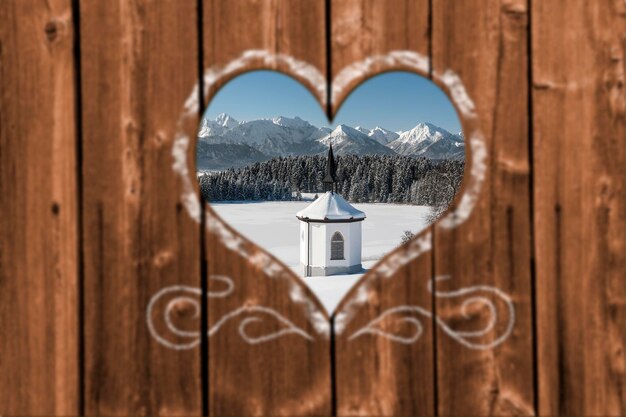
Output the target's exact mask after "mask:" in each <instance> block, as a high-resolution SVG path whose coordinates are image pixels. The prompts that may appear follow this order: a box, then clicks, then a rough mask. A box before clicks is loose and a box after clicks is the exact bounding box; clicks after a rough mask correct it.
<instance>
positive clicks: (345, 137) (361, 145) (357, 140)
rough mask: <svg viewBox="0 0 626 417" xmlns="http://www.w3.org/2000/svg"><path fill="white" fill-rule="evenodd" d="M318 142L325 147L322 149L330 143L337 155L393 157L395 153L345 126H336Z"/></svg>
mask: <svg viewBox="0 0 626 417" xmlns="http://www.w3.org/2000/svg"><path fill="white" fill-rule="evenodd" d="M318 142H320V143H323V144H324V145H325V146H324V148H327V147H328V146H329V145H330V144H331V143H332V144H333V149H334V150H335V153H337V154H338V155H342V154H357V155H368V154H379V155H393V154H394V153H395V152H394V151H393V150H391V149H389V148H388V147H386V146H384V145H381V144H380V143H379V142H377V141H376V140H374V139H372V138H371V137H369V136H368V135H366V134H364V133H362V132H360V131H358V130H356V129H355V128H353V127H350V126H347V125H339V126H337V127H336V128H335V130H333V131H332V132H330V133H329V134H328V135H326V136H324V137H323V138H321V139H319V141H318Z"/></svg>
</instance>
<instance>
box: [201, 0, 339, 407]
mask: <svg viewBox="0 0 626 417" xmlns="http://www.w3.org/2000/svg"><path fill="white" fill-rule="evenodd" d="M203 27H204V45H205V59H204V63H205V68H207V69H208V70H209V72H210V73H211V74H213V75H217V74H218V72H219V71H216V68H224V67H225V66H227V64H228V63H229V62H231V61H233V60H235V59H239V58H242V57H243V56H244V55H245V56H246V57H245V58H244V61H240V63H241V66H240V67H238V68H236V69H235V70H233V71H232V72H229V73H228V74H227V75H226V76H224V77H219V76H216V77H213V78H212V77H206V78H205V79H206V81H207V82H209V81H210V84H208V85H207V86H206V87H207V91H208V94H207V99H208V100H210V98H211V97H212V96H213V94H215V92H216V91H217V89H218V88H219V87H220V86H222V85H223V84H224V83H225V82H226V81H228V80H229V79H232V78H233V77H234V76H235V75H236V74H239V73H242V72H245V71H249V70H253V69H259V68H265V69H276V70H279V71H281V72H284V73H286V74H288V75H291V76H293V77H294V78H296V79H297V80H299V81H300V82H302V83H303V84H304V85H305V86H307V87H308V88H309V89H310V90H311V91H313V92H314V94H316V97H317V98H318V99H320V100H323V99H325V96H326V81H325V69H326V43H325V2H324V1H323V0H308V1H301V0H279V1H251V0H234V1H228V2H224V1H219V0H214V1H208V0H207V1H205V2H204V26H203ZM233 28H238V29H233ZM244 28H245V29H244ZM250 50H255V51H257V52H254V53H250V52H249V51H250ZM246 51H248V53H247V55H246ZM288 56H289V58H288ZM298 61H299V62H301V63H304V64H306V65H299V63H298ZM294 63H295V64H296V66H294V65H293V64H294ZM231 68H232V67H231ZM280 99H281V96H280V91H277V92H276V95H275V96H274V97H268V100H280ZM320 111H323V107H322V108H320ZM294 220H295V219H294ZM260 221H262V219H260ZM206 223H207V233H206V242H207V244H206V257H207V263H208V274H209V277H208V281H209V293H210V294H215V295H211V296H210V298H209V306H208V326H209V329H210V332H211V336H210V338H209V360H208V362H209V363H208V367H209V370H208V373H209V387H208V389H209V392H208V399H209V414H210V415H215V416H227V415H258V416H262V415H289V416H292V415H329V414H330V413H331V368H330V335H329V321H328V316H327V315H326V313H325V312H324V311H323V307H322V306H321V305H320V304H319V303H318V302H317V300H316V299H315V298H314V297H313V296H312V294H311V293H310V291H309V290H308V288H307V287H306V286H305V285H304V284H303V283H302V282H301V281H300V280H299V279H298V278H297V277H296V276H295V275H294V274H293V273H292V272H291V271H290V270H289V269H288V268H287V267H285V266H283V265H282V264H279V263H278V262H277V261H275V260H274V259H273V258H271V257H269V256H268V255H266V254H265V253H264V252H263V251H262V250H261V249H259V248H257V247H255V246H254V245H253V244H251V243H249V242H246V241H245V240H243V239H241V238H240V237H239V235H238V234H237V233H236V232H235V231H233V230H231V229H230V228H228V227H227V226H225V225H223V224H222V223H221V221H220V220H219V219H218V218H217V217H216V215H215V214H214V212H213V211H212V210H211V209H210V207H207V208H206ZM228 280H230V282H231V283H232V291H231V292H229V293H227V294H226V295H224V296H220V295H219V294H220V292H223V290H224V288H225V287H224V285H225V283H226V282H228ZM283 319H286V320H288V321H289V322H285V321H283ZM251 320H252V321H251ZM285 331H286V332H287V333H285V334H282V333H279V332H285ZM259 337H261V338H263V339H257V338H259Z"/></svg>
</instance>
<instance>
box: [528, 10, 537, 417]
mask: <svg viewBox="0 0 626 417" xmlns="http://www.w3.org/2000/svg"><path fill="white" fill-rule="evenodd" d="M526 7H527V26H526V30H527V34H526V42H527V45H526V54H527V59H528V62H527V65H528V67H527V78H528V79H527V88H528V91H527V94H528V98H527V100H528V101H527V103H528V122H527V123H528V202H529V210H528V216H529V217H530V218H529V233H530V289H531V294H530V299H531V306H530V307H531V321H532V324H531V325H532V347H533V351H532V355H533V407H534V409H535V415H539V361H538V359H539V355H538V340H537V272H536V261H535V244H536V241H535V239H536V235H535V192H534V190H535V187H534V184H535V176H534V171H535V170H534V161H535V158H534V112H533V47H532V46H533V45H532V0H527V4H526Z"/></svg>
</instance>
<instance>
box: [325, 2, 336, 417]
mask: <svg viewBox="0 0 626 417" xmlns="http://www.w3.org/2000/svg"><path fill="white" fill-rule="evenodd" d="M331 3H332V0H325V6H326V7H325V10H324V17H325V19H324V20H325V24H324V29H325V35H326V36H325V43H326V45H325V46H326V51H325V53H326V117H327V118H328V120H329V121H330V122H332V121H333V119H334V115H333V103H332V101H331V97H332V80H333V78H332V74H333V73H332V70H333V67H332V62H333V61H332V15H331ZM329 320H330V349H329V350H330V352H329V354H330V414H331V416H333V417H335V416H337V404H338V401H337V352H336V350H335V346H336V344H335V312H334V311H333V312H332V313H331V316H330V317H329Z"/></svg>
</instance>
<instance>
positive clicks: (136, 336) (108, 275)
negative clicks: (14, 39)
mask: <svg viewBox="0 0 626 417" xmlns="http://www.w3.org/2000/svg"><path fill="white" fill-rule="evenodd" d="M80 8H81V14H80V17H81V49H82V56H81V61H82V84H83V86H82V103H83V130H84V132H83V166H82V172H83V183H84V187H83V188H84V190H83V209H84V216H83V218H84V223H83V224H84V226H83V227H84V264H85V268H84V270H85V277H84V279H85V412H86V413H87V414H104V415H129V414H133V415H166V414H167V415H181V414H184V415H190V414H200V413H201V410H202V389H201V366H200V349H198V348H197V347H196V348H195V349H192V350H180V351H176V350H173V349H169V348H167V347H166V346H164V345H163V344H160V343H158V342H157V340H156V339H155V338H154V337H152V336H151V334H150V332H149V327H148V325H147V322H146V320H147V317H146V316H147V313H146V309H147V308H148V305H149V301H150V300H151V299H152V297H154V296H155V295H156V294H157V293H158V292H159V291H161V290H163V289H165V288H168V287H170V286H172V285H183V284H184V285H189V286H190V287H192V288H195V289H199V288H200V259H201V257H200V227H199V223H198V222H197V221H196V220H194V219H192V217H191V216H190V215H189V213H188V212H187V210H186V209H185V206H184V205H183V204H182V202H181V194H182V188H181V180H180V177H179V176H178V174H177V173H176V172H174V170H173V169H172V166H173V162H174V159H173V156H172V146H173V144H174V137H175V133H176V129H177V122H178V120H179V118H180V117H181V112H182V109H183V104H184V103H185V100H186V99H187V97H188V96H189V94H190V93H191V91H192V88H193V86H194V84H195V83H196V82H197V79H198V58H199V54H198V46H197V44H198V35H197V10H196V9H197V5H196V3H195V2H191V1H185V2H180V1H175V0H168V1H162V2H161V1H160V2H153V1H147V0H146V1H144V0H133V1H121V0H119V1H106V2H89V1H85V2H81V4H80ZM188 153H189V155H188V159H193V157H194V155H193V150H189V152H188ZM182 295H189V294H182ZM192 295H193V294H192ZM195 297H196V299H195V302H198V303H199V302H200V297H199V295H196V296H195ZM157 304H158V305H157V310H158V311H154V314H153V315H151V317H150V319H151V320H155V322H156V323H157V324H156V326H157V331H159V332H163V333H162V334H163V336H164V337H171V336H172V335H171V334H168V333H167V332H166V329H165V328H164V325H163V323H161V321H162V320H160V321H159V320H158V319H160V318H161V317H162V315H163V314H164V311H165V310H164V309H165V307H164V306H163V305H162V304H161V303H157ZM173 307H174V310H173V312H172V316H173V318H174V320H175V323H176V324H179V325H180V326H181V327H183V326H184V327H185V330H187V331H191V332H196V336H197V335H198V334H199V331H200V319H199V317H197V318H195V319H194V317H193V315H194V313H199V312H198V311H196V310H194V306H193V304H192V303H190V302H184V300H182V301H180V302H178V303H175V304H174V306H173ZM198 316H199V315H198ZM179 322H180V323H179ZM184 340H185V341H187V339H184ZM178 342H180V340H175V339H174V340H172V343H178Z"/></svg>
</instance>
